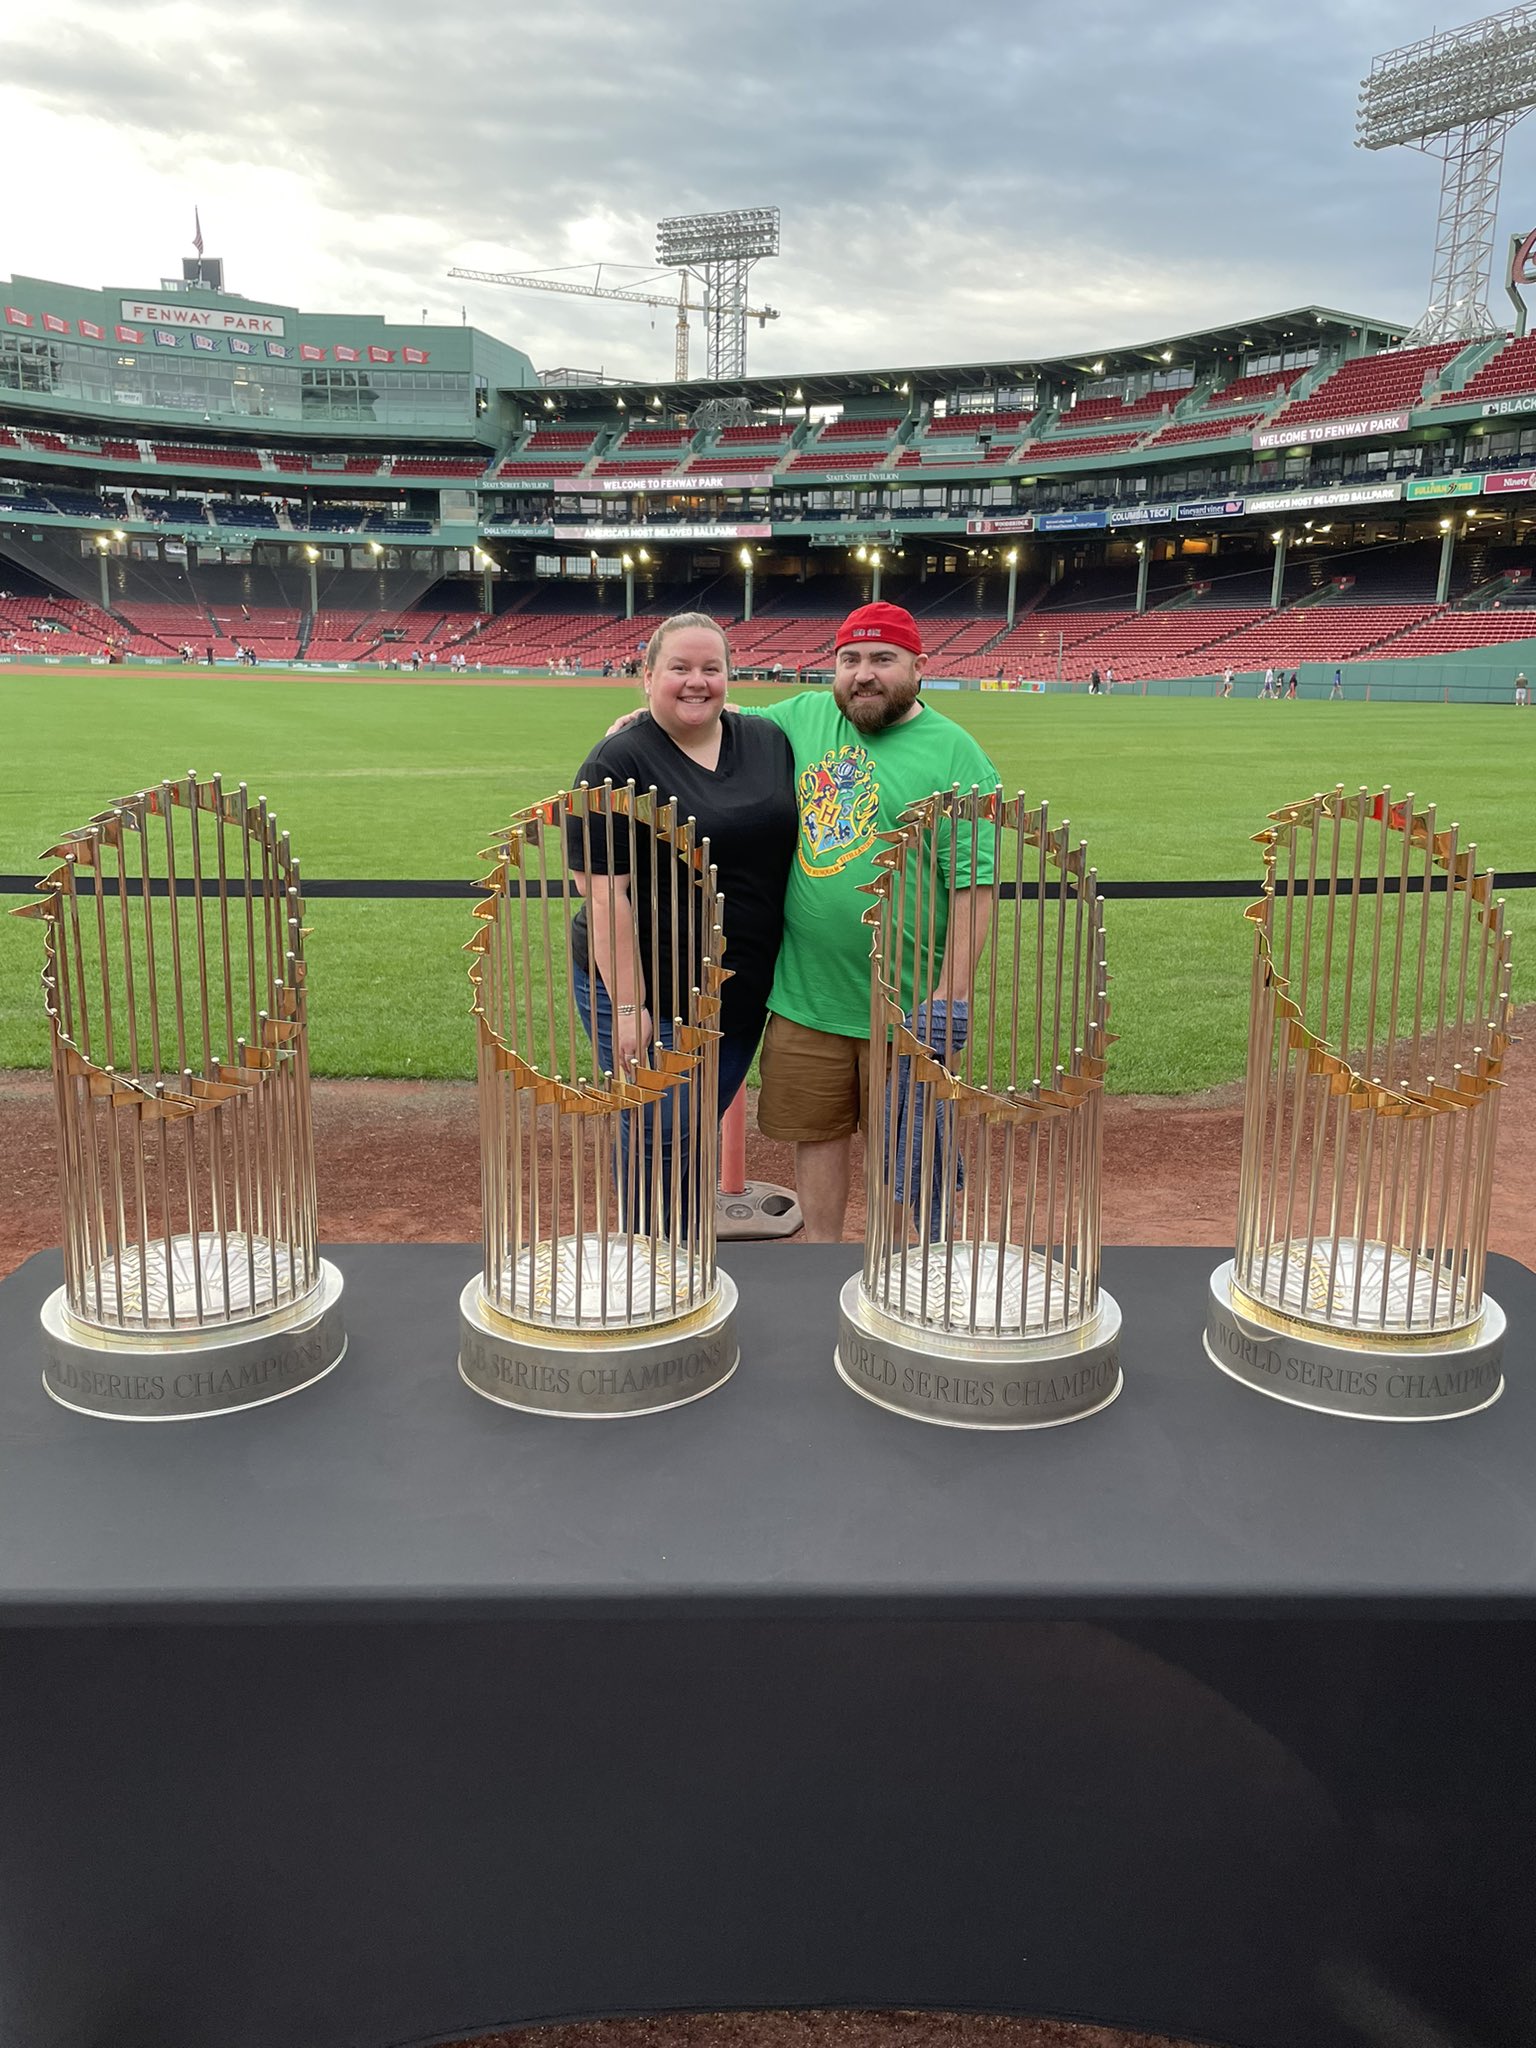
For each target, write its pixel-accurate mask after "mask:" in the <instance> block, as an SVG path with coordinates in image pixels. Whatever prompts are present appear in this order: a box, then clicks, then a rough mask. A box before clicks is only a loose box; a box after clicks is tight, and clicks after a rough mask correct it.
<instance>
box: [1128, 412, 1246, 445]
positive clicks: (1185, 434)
mask: <svg viewBox="0 0 1536 2048" xmlns="http://www.w3.org/2000/svg"><path fill="white" fill-rule="evenodd" d="M1263 417H1264V415H1263V413H1262V412H1237V413H1226V414H1224V415H1222V417H1221V418H1219V419H1204V418H1201V419H1193V420H1175V421H1173V422H1172V423H1171V424H1170V425H1168V426H1166V427H1160V428H1159V429H1158V431H1157V432H1156V433H1155V434H1154V435H1153V436H1152V438H1151V440H1150V441H1148V443H1147V444H1146V445H1147V447H1148V449H1152V448H1171V447H1173V446H1175V445H1176V444H1182V443H1183V442H1186V441H1219V440H1221V439H1222V438H1223V437H1224V436H1225V435H1227V434H1247V433H1251V432H1252V431H1253V429H1254V428H1255V427H1256V426H1257V425H1258V423H1259V421H1260V420H1261V419H1263Z"/></svg>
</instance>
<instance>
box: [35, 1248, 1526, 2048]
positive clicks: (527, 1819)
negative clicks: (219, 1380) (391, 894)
mask: <svg viewBox="0 0 1536 2048" xmlns="http://www.w3.org/2000/svg"><path fill="white" fill-rule="evenodd" d="M331 1256H332V1257H333V1258H334V1259H335V1260H336V1262H337V1263H338V1264H339V1265H340V1267H341V1269H342V1271H343V1273H344V1274H345V1276H346V1290H347V1291H346V1297H345V1304H344V1306H345V1311H346V1316H347V1322H348V1327H349V1329H350V1332H351V1348H350V1350H349V1352H348V1354H347V1356H346V1358H345V1360H344V1361H343V1363H342V1365H341V1366H340V1368H339V1369H338V1370H337V1371H336V1372H335V1373H334V1374H333V1375H332V1376H331V1377H330V1378H329V1379H328V1380H326V1381H324V1382H323V1383H322V1384H321V1385H319V1386H317V1387H314V1388H312V1389H310V1390H308V1391H306V1392H303V1393H300V1394H298V1395H296V1396H294V1397H293V1398H292V1399H290V1400H286V1401H281V1402H278V1403H276V1404H275V1405H273V1406H271V1407H266V1408H260V1409H257V1410H254V1411H249V1412H246V1413H244V1414H235V1415H229V1416H224V1417H220V1418H218V1419H215V1420H209V1421H200V1422H195V1423H181V1424H177V1425H173V1426H167V1427H159V1428H155V1427H142V1426H132V1425H124V1424H111V1423H105V1422H93V1421H90V1420H88V1419H85V1418H83V1417H80V1416H76V1415H73V1414H69V1413H67V1412H65V1411H64V1410H62V1409H59V1408H57V1407H55V1406H53V1405H52V1404H51V1403H50V1402H49V1401H48V1400H47V1399H46V1398H45V1397H44V1395H43V1392H42V1388H41V1385H40V1383H39V1364H40V1361H39V1355H38V1348H37V1341H36V1336H35V1325H36V1317H37V1310H38V1306H39V1304H40V1302H41V1301H42V1299H43V1296H44V1294H45V1293H46V1291H47V1290H48V1289H49V1288H50V1287H51V1286H53V1285H54V1284H55V1282H56V1280H57V1277H58V1269H57V1261H56V1260H55V1259H53V1258H51V1257H40V1258H35V1259H33V1260H31V1261H30V1262H29V1263H28V1264H27V1265H25V1266H24V1267H23V1268H22V1269H21V1270H20V1271H19V1272H18V1273H16V1274H15V1275H13V1276H12V1277H11V1278H10V1279H9V1280H7V1281H5V1282H3V1283H0V1363H3V1370H0V1624H3V1626H0V2043H3V2044H4V2048H400V2044H405V2043H412V2044H414V2043H421V2042H426V2041H430V2040H442V2039H447V2038H450V2037H452V2036H455V2035H460V2034H469V2033H473V2032H475V2031H478V2030H489V2029H491V2028H492V2027H493V2026H497V2025H507V2024H512V2023H516V2022H519V2021H526V2020H538V2019H544V2018H554V2017H572V2016H584V2015H597V2014H603V2013H632V2012H649V2011H661V2010H669V2009H676V2008H683V2007H760V2006H803V2005H850V2006H851V2005H856V2006H896V2005H902V2006H907V2005H911V2006H930V2007H962V2008H974V2009H987V2010H997V2011H1012V2012H1023V2013H1037V2014H1059V2015H1063V2016H1067V2017H1075V2018H1082V2019H1091V2020H1098V2021H1102V2022H1107V2023H1117V2024H1120V2025H1122V2026H1139V2027H1145V2028H1149V2029H1154V2030H1161V2031H1166V2032H1169V2033H1177V2034H1191V2035H1196V2036H1200V2037H1202V2038H1207V2039H1210V2040H1215V2041H1223V2042H1232V2043H1237V2044H1241V2048H1334V2044H1355V2043H1358V2044H1368V2043H1392V2044H1394V2048H1403V2044H1409V2043H1413V2044H1419V2043H1422V2044H1425V2048H1428V2044H1431V2043H1434V2044H1442V2043H1444V2044H1449V2043H1454V2044H1456V2048H1506V2044H1507V2048H1517V2044H1518V2048H1529V2043H1530V2042H1531V2040H1532V2039H1533V2037H1536V1938H1533V1933H1532V1929H1533V1927H1536V1848H1533V1843H1536V1626H1533V1619H1536V1383H1533V1382H1536V1370H1533V1368H1536V1275H1533V1274H1531V1273H1529V1272H1527V1271H1525V1269H1524V1268H1522V1267H1519V1266H1516V1265H1514V1264H1512V1263H1511V1262H1509V1261H1508V1260H1495V1261H1494V1262H1493V1267H1492V1272H1491V1275H1490V1286H1491V1289H1492V1291H1493V1293H1494V1294H1495V1295H1496V1296H1497V1298H1498V1299H1499V1300H1500V1301H1501V1302H1502V1304H1503V1306H1504V1308H1505V1310H1506V1311H1507V1313H1508V1316H1509V1321H1510V1331H1511V1338H1510V1344H1509V1348H1508V1351H1507V1354H1506V1372H1507V1375H1508V1380H1509V1386H1508V1390H1507V1392H1506V1394H1505V1396H1504V1398H1503V1400H1502V1401H1500V1402H1499V1403H1497V1404H1496V1406H1494V1407H1493V1408H1492V1409H1490V1410H1489V1411H1488V1412H1486V1413H1484V1414H1481V1415H1477V1416H1473V1417H1471V1418H1469V1419H1466V1420H1463V1421H1458V1422H1447V1423H1438V1424H1432V1425H1420V1426H1412V1425H1402V1424H1399V1425H1372V1424H1367V1423H1356V1422H1344V1421H1336V1420H1332V1419H1329V1418H1326V1417H1323V1416H1319V1415H1313V1414H1308V1413H1305V1412H1302V1411H1300V1410H1297V1409H1293V1408H1288V1407H1285V1406H1282V1405H1281V1404H1279V1403H1277V1402H1273V1401H1269V1400H1266V1399H1264V1398H1263V1397H1262V1396H1260V1395H1257V1394H1254V1393H1252V1392H1250V1391H1248V1390H1247V1389H1245V1388H1243V1387H1241V1386H1238V1385H1236V1384H1234V1383H1233V1382H1232V1381H1230V1380H1228V1379H1227V1378H1226V1377H1225V1376H1224V1375H1222V1374H1221V1373H1219V1372H1217V1371H1216V1370H1215V1368H1214V1367H1213V1366H1211V1365H1210V1364H1209V1363H1208V1362H1207V1361H1206V1359H1205V1357H1204V1355H1203V1353H1202V1351H1201V1345H1200V1332H1201V1327H1202V1320H1203V1316H1204V1307H1205V1287H1206V1281H1207V1277H1208V1275H1209V1273H1210V1271H1211V1268H1212V1267H1213V1266H1214V1265H1215V1264H1216V1263H1217V1261H1218V1259H1219V1258H1220V1257H1221V1256H1223V1255H1222V1254H1221V1253H1220V1252H1218V1251H1214V1250H1213V1251H1209V1252H1200V1251H1166V1250H1158V1251H1152V1250H1121V1251H1115V1250H1111V1251H1109V1252H1107V1253H1106V1254H1105V1260H1104V1267H1105V1279H1106V1282H1107V1284H1108V1285H1109V1287H1110V1288H1111V1289H1112V1290H1113V1292H1114V1293H1115V1294H1116V1296H1117V1298H1118V1299H1119V1301H1120V1303H1121V1306H1122V1309H1123V1311H1124V1316H1125V1333H1124V1341H1123V1346H1122V1361H1123V1364H1124V1368H1125V1376H1126V1379H1125V1391H1124V1393H1123V1394H1122V1395H1121V1397H1120V1399H1119V1400H1118V1401H1117V1402H1116V1403H1115V1404H1114V1405H1113V1406H1112V1407H1111V1408H1109V1409H1108V1410H1107V1411H1105V1412H1104V1413H1103V1414H1100V1415H1098V1416H1095V1417H1093V1418H1091V1419H1089V1420H1087V1421H1084V1422H1080V1423H1077V1424H1075V1425H1072V1426H1070V1427H1067V1428H1060V1429H1053V1430H1046V1431H1041V1432H1038V1433H1031V1434H1023V1435H978V1434H974V1433H970V1432H960V1431H953V1430H946V1429H936V1428H930V1427H924V1426H923V1425H921V1424H918V1423H913V1422H909V1421H904V1420H902V1419H900V1418H898V1417H896V1416H894V1415H890V1414H887V1413H885V1412H883V1411H882V1410H880V1409H878V1408H876V1407H874V1406H872V1405H870V1404H869V1403H867V1402H865V1401H862V1400H860V1399H859V1398H858V1397H857V1396H856V1395H855V1394H853V1393H852V1392H850V1391H849V1390H848V1389H847V1388H846V1387H845V1386H843V1385H842V1383H841V1382H840V1381H839V1380H838V1379H837V1377H836V1375H835V1374H834V1371H833V1367H832V1346H833V1338H834V1328H835V1303H836V1296H837V1290H838V1287H839V1285H840V1284H841V1282H842V1281H843V1279H844V1278H845V1277H846V1276H847V1274H848V1273H849V1271H850V1270H851V1269H852V1268H853V1266H854V1265H855V1264H856V1262H857V1256H858V1255H857V1250H856V1248H850V1247H847V1246H843V1247H809V1248H807V1247H794V1246H787V1247H784V1246H779V1247H770V1246H733V1247H731V1248H729V1250H728V1252H727V1254H726V1264H727V1266H728V1268H729V1270H730V1271H731V1272H732V1274H733V1275H734V1276H735V1278H736V1279H737V1281H738V1283H739V1285H740V1288H741V1311H740V1332H741V1345H742V1355H743V1356H742V1365H741V1369H740V1371H739V1372H738V1374H737V1376H736V1378H735V1379H734V1380H732V1381H731V1382H730V1383H729V1384H728V1385H727V1386H726V1387H724V1388H723V1389H722V1390H721V1391H720V1392H718V1393H716V1394H714V1395H712V1396H711V1397H709V1398H708V1399H706V1400H704V1401H701V1402H699V1403H697V1404H696V1405H694V1406H692V1407H688V1408H683V1409H680V1410H677V1411H674V1412H672V1413H670V1414H663V1415H657V1416H650V1417H646V1418H643V1419H639V1420H631V1421H625V1422H614V1423H572V1422H557V1421H550V1420H543V1419H536V1418H533V1417H529V1416H524V1415H518V1414H514V1413H512V1412H509V1411H506V1410H502V1409H499V1408H496V1407H493V1406H491V1405H490V1404H489V1403H487V1402H485V1401H483V1400H481V1399H479V1398H477V1397H476V1396H475V1395H474V1394H472V1393H470V1392H469V1391H468V1389H466V1388H465V1387H464V1386H463V1385H462V1384H461V1383H460V1381H459V1380H458V1378H457V1375H456V1373H455V1370H454V1346H455V1342H456V1335H457V1312H456V1297H457V1293H458V1290H459V1288H460V1287H461V1285H462V1284H463V1282H464V1280H465V1279H466V1278H467V1277H468V1275H469V1274H470V1273H471V1272H472V1271H473V1270H474V1269H475V1266H476V1264H477V1260H478V1254H477V1252H476V1251H474V1250H472V1249H465V1248H458V1247H453V1246H440V1245H415V1246H404V1247H402V1246H388V1247H365V1246H353V1245H348V1246H342V1247H339V1248H337V1249H336V1250H334V1251H333V1252H332V1254H331Z"/></svg>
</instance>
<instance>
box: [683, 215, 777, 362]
mask: <svg viewBox="0 0 1536 2048" xmlns="http://www.w3.org/2000/svg"><path fill="white" fill-rule="evenodd" d="M778 253H779V209H778V208H777V207H776V206H746V207H738V208H736V209H735V210H734V211H733V212H729V213H690V214H678V215H675V216H674V217H673V218H672V219H670V220H663V221H658V222H657V224H656V261H657V262H658V263H660V264H662V265H663V266H664V267H665V268H666V269H668V270H683V271H687V272H688V273H689V274H690V275H691V276H693V277H696V278H697V279H698V280H699V282H700V284H702V285H703V287H704V320H705V325H706V327H707V328H708V333H709V369H708V374H709V375H710V376H711V377H712V378H727V377H744V376H745V375H746V373H747V320H748V317H749V309H748V305H747V278H748V276H749V274H750V273H751V269H752V266H753V264H754V263H756V262H757V261H758V260H759V258H761V257H764V256H777V255H778ZM758 317H759V318H761V317H763V316H761V315H759V316H758Z"/></svg>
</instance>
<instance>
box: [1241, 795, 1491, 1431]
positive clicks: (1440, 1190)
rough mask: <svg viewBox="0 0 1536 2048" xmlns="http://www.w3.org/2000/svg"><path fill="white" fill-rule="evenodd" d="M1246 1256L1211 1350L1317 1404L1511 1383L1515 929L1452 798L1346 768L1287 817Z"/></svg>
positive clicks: (1361, 1409) (1263, 933)
mask: <svg viewBox="0 0 1536 2048" xmlns="http://www.w3.org/2000/svg"><path fill="white" fill-rule="evenodd" d="M1257 843H1258V844H1259V845H1260V846H1262V847H1263V849H1264V884H1263V891H1264V893H1263V897H1262V900H1261V901H1260V902H1258V903H1256V904H1255V905H1254V906H1253V907H1252V908H1251V909H1250V910H1249V911H1248V913H1247V915H1248V917H1249V918H1250V919H1251V921H1252V923H1253V926H1254V961H1253V990H1252V1001H1251V1011H1250V1023H1249V1037H1248V1080H1247V1094H1246V1099H1245V1101H1244V1106H1243V1160H1242V1177H1241V1181H1240V1184H1239V1194H1238V1222H1237V1248H1236V1256H1235V1257H1234V1258H1233V1259H1231V1260H1229V1261H1228V1262H1227V1263H1226V1264H1224V1265H1222V1266H1220V1267H1219V1268H1218V1269H1217V1271H1216V1273H1215V1274H1214V1275H1213V1276H1212V1280H1211V1290H1210V1303H1209V1311H1208V1319H1207V1327H1206V1336H1205V1346H1206V1350H1207V1351H1208V1352H1209V1354H1210V1356H1211V1358H1212V1359H1213V1360H1214V1361H1215V1363H1216V1364H1217V1365H1219V1366H1220V1367H1221V1369H1222V1370H1223V1371H1224V1372H1227V1373H1230V1374H1231V1375H1232V1377H1233V1378H1234V1379H1238V1380H1241V1381H1242V1382H1243V1383H1244V1384H1245V1385H1247V1386H1251V1387H1256V1388H1258V1389H1259V1390H1260V1391H1261V1392H1263V1393H1266V1394H1273V1395H1274V1396H1276V1398H1278V1399H1280V1400H1282V1401H1290V1402H1294V1403H1295V1404H1296V1405H1297V1406H1299V1407H1302V1408H1314V1409H1319V1410H1322V1411H1324V1412H1326V1413H1328V1414H1333V1415H1348V1416H1356V1417H1365V1418H1369V1419H1375V1420H1382V1421H1392V1422H1428V1421H1435V1420H1442V1419H1446V1418H1449V1417H1452V1416H1458V1415H1468V1414H1472V1413H1474V1412H1475V1411H1476V1410H1478V1409H1480V1408H1486V1407H1487V1406H1488V1405H1489V1404H1490V1403H1491V1402H1493V1401H1496V1400H1497V1399H1498V1397H1499V1395H1500V1393H1501V1392H1502V1391H1503V1379H1502V1376H1501V1369H1500V1359H1501V1353H1502V1348H1503V1340H1504V1316H1503V1313H1502V1311H1501V1310H1500V1309H1499V1306H1498V1304H1497V1303H1496V1302H1495V1301H1493V1300H1491V1299H1490V1298H1489V1296H1488V1295H1486V1294H1485V1293H1484V1291H1483V1280H1484V1269H1485V1267H1486V1264H1487V1255H1488V1215H1489V1207H1490V1202H1491V1198H1492V1190H1493V1156H1494V1140H1495V1136H1496V1131H1497V1123H1498V1107H1499V1090H1500V1081H1499V1074H1500V1069H1501V1067H1502V1064H1503V1060H1504V1054H1505V1052H1506V1050H1507V1048H1508V1045H1509V1042H1510V1040H1509V1016H1510V933H1509V930H1508V928H1507V926H1506V923H1505V915H1504V904H1503V902H1502V900H1500V899H1496V898H1495V897H1494V894H1493V878H1492V875H1491V874H1490V873H1487V872H1484V873H1481V874H1480V873H1479V872H1478V870H1477V848H1476V847H1475V846H1473V845H1466V846H1463V845H1462V843H1461V828H1460V826H1458V825H1452V826H1451V827H1450V829H1449V831H1442V830H1440V829H1439V828H1438V826H1437V824H1436V820H1435V811H1434V807H1433V806H1429V807H1428V808H1426V809H1424V810H1419V809H1416V808H1415V802H1414V798H1413V797H1412V796H1409V797H1407V798H1405V799H1404V800H1403V801H1402V802H1400V803H1398V802H1394V801H1393V799H1392V795H1391V792H1390V790H1383V791H1382V792H1381V793H1380V794H1379V795H1373V794H1372V793H1371V792H1370V791H1368V790H1365V789H1361V790H1359V791H1357V792H1356V793H1355V794H1354V795H1347V794H1346V793H1345V790H1344V788H1343V786H1342V785H1340V786H1339V787H1338V788H1336V789H1334V790H1333V791H1332V792H1330V793H1329V794H1327V795H1321V796H1314V797H1311V798H1309V799H1307V800H1306V801H1305V802H1303V803H1295V804H1290V805H1287V806H1286V808H1285V809H1283V810H1279V811H1273V812H1271V814H1270V825H1269V828H1268V829H1267V830H1266V831H1264V832H1261V833H1259V834H1258V835H1257Z"/></svg>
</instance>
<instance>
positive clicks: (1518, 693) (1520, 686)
mask: <svg viewBox="0 0 1536 2048" xmlns="http://www.w3.org/2000/svg"><path fill="white" fill-rule="evenodd" d="M1530 701H1531V686H1530V683H1529V681H1528V680H1527V678H1526V673H1525V670H1524V669H1521V671H1520V673H1519V675H1517V676H1516V677H1515V709H1516V710H1517V711H1524V710H1525V708H1526V706H1527V705H1528V704H1529V703H1530Z"/></svg>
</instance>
